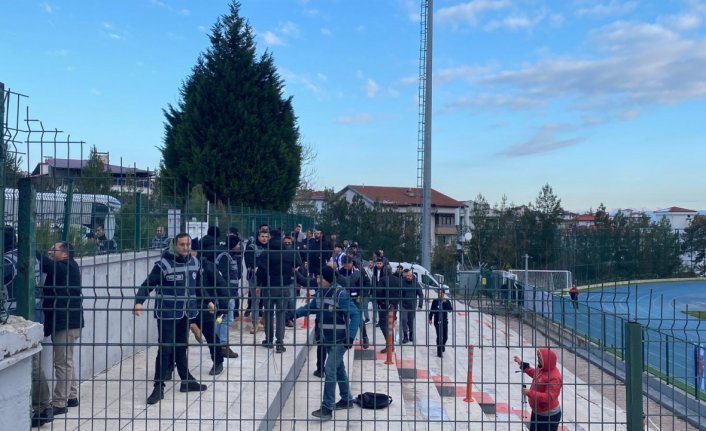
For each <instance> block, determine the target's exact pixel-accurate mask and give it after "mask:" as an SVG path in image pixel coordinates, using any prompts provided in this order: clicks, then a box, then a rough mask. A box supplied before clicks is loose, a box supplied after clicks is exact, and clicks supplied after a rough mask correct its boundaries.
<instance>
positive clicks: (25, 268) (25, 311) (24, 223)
mask: <svg viewBox="0 0 706 431" xmlns="http://www.w3.org/2000/svg"><path fill="white" fill-rule="evenodd" d="M18 188H19V197H18V203H17V215H18V217H17V219H18V224H17V227H18V235H17V239H18V241H17V243H18V247H17V252H18V256H17V262H18V265H17V266H18V268H17V278H16V279H15V292H17V314H19V315H20V316H22V317H24V318H25V319H28V320H34V301H35V297H34V289H35V287H36V286H35V284H36V281H35V280H36V278H35V277H36V275H35V271H36V268H35V262H36V259H37V258H36V256H35V254H34V249H35V240H36V239H35V229H36V226H37V222H36V217H37V201H36V194H35V193H34V186H32V180H31V179H30V178H21V179H20V180H19V181H18Z"/></svg>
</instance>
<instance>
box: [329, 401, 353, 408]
mask: <svg viewBox="0 0 706 431" xmlns="http://www.w3.org/2000/svg"><path fill="white" fill-rule="evenodd" d="M354 405H355V403H354V402H353V400H348V401H346V400H340V401H338V402H337V403H336V404H335V405H334V406H333V409H334V410H346V409H352V408H353V406H354Z"/></svg>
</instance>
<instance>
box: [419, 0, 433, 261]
mask: <svg viewBox="0 0 706 431" xmlns="http://www.w3.org/2000/svg"><path fill="white" fill-rule="evenodd" d="M426 7H427V11H426V12H427V20H426V24H427V28H426V34H427V37H426V58H425V60H426V61H425V72H424V74H425V77H424V80H425V86H424V182H423V187H422V235H421V242H422V244H421V246H422V266H423V267H425V268H427V269H428V270H431V109H432V103H431V98H432V88H431V87H432V69H431V65H432V45H433V43H432V41H433V34H434V31H433V29H434V25H433V24H434V19H433V11H434V1H433V0H427V2H426Z"/></svg>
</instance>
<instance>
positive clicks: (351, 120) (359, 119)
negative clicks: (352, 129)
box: [335, 113, 373, 125]
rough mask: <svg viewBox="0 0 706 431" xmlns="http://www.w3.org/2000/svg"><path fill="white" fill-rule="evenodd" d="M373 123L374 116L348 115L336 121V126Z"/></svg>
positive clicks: (363, 114) (365, 114)
mask: <svg viewBox="0 0 706 431" xmlns="http://www.w3.org/2000/svg"><path fill="white" fill-rule="evenodd" d="M372 121H373V116H372V115H370V114H367V113H361V114H354V115H348V116H344V117H339V118H337V119H336V121H335V122H336V124H344V125H355V124H367V123H370V122H372Z"/></svg>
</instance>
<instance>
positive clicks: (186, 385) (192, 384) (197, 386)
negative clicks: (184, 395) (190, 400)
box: [179, 380, 206, 392]
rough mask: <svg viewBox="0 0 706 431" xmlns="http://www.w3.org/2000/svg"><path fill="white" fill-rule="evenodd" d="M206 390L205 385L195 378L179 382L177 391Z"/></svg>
mask: <svg viewBox="0 0 706 431" xmlns="http://www.w3.org/2000/svg"><path fill="white" fill-rule="evenodd" d="M205 390H206V385H202V384H201V383H199V382H197V381H196V380H189V381H186V382H181V386H180V387H179V392H202V391H205Z"/></svg>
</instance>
